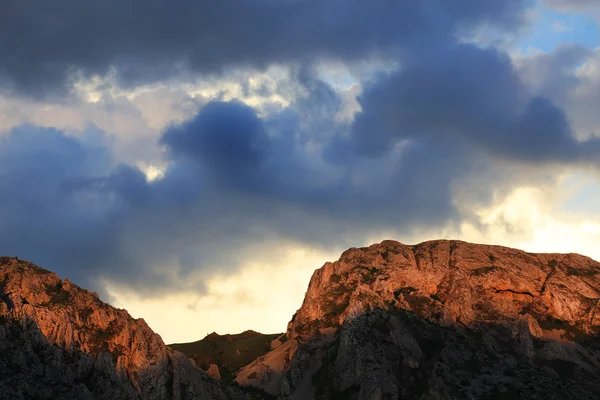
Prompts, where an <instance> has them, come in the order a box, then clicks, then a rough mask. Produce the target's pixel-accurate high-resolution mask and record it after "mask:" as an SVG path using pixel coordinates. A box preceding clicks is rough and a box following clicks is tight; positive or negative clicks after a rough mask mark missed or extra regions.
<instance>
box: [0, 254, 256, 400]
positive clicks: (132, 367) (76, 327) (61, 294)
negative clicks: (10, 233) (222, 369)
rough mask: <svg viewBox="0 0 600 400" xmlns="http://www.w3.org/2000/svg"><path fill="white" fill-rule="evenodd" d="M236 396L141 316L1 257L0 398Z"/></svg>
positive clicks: (221, 398) (223, 399)
mask: <svg viewBox="0 0 600 400" xmlns="http://www.w3.org/2000/svg"><path fill="white" fill-rule="evenodd" d="M29 398H48V399H138V398H140V399H149V400H150V399H181V400H183V399H207V400H208V399H219V400H228V399H242V398H245V396H244V395H243V394H242V393H241V392H240V391H239V390H237V389H234V388H232V387H229V386H226V385H224V384H222V383H220V382H217V381H215V380H214V379H212V378H210V377H209V376H208V375H207V374H206V373H205V372H204V371H202V370H200V369H198V368H196V367H195V366H194V365H193V362H192V361H191V360H189V359H188V358H187V357H186V356H185V355H183V354H181V353H179V352H174V351H172V350H171V349H170V348H168V347H167V346H165V344H164V343H163V341H162V339H161V338H160V336H159V335H157V334H156V333H154V332H153V331H152V330H151V329H150V328H149V327H148V325H147V324H146V322H145V321H144V320H143V319H134V318H132V317H131V316H130V315H129V314H128V313H127V311H125V310H119V309H115V308H113V307H111V306H110V305H108V304H106V303H103V302H102V301H100V300H99V298H98V296H97V295H96V294H95V293H92V292H90V291H87V290H84V289H81V288H79V287H77V286H76V285H74V284H73V283H71V282H70V281H69V280H68V279H65V280H60V278H59V277H58V276H57V275H55V274H53V273H51V272H49V271H46V270H44V269H42V268H39V267H37V266H35V265H33V264H31V263H28V262H25V261H19V260H17V259H15V258H12V257H0V399H29Z"/></svg>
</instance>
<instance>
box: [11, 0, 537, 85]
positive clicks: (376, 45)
mask: <svg viewBox="0 0 600 400" xmlns="http://www.w3.org/2000/svg"><path fill="white" fill-rule="evenodd" d="M528 5H529V1H526V0H502V1H493V2H479V1H472V0H451V1H448V0H444V1H442V0H431V1H427V2H390V1H387V0H375V1H371V2H369V3H368V4H367V3H365V2H363V1H360V0H351V1H347V0H345V1H342V0H326V1H320V0H289V1H275V0H261V1H252V2H248V1H244V0H225V1H219V2H216V3H215V2H203V1H194V0H185V1H183V2H180V3H179V4H178V5H177V7H173V6H172V5H171V4H168V3H167V2H164V1H161V0H152V1H150V2H148V1H142V0H132V1H127V2H125V3H124V2H120V1H118V0H107V1H103V2H100V3H98V2H86V3H82V2H80V1H76V0H61V2H60V5H57V4H52V5H50V4H48V3H46V2H35V3H32V2H10V3H6V4H4V5H3V6H2V8H1V9H0V37H3V38H18V40H17V39H13V40H7V41H4V42H3V44H2V45H1V46H0V87H4V88H8V89H11V90H16V91H18V92H19V93H23V94H27V95H30V96H39V95H45V96H48V95H50V96H62V95H64V94H65V92H67V91H68V90H69V88H70V87H71V86H72V84H73V83H74V82H76V81H77V80H79V79H80V78H82V77H83V78H87V77H92V76H94V75H99V76H105V75H106V74H108V73H113V74H115V75H116V76H117V77H118V80H119V82H120V84H121V85H130V86H135V85H138V84H141V83H145V82H153V81H164V80H166V79H168V78H170V77H175V78H178V79H183V78H186V77H190V76H193V75H196V74H197V73H203V74H207V73H209V74H210V73H220V72H222V71H224V70H226V69H227V68H235V67H252V68H265V67H268V66H269V65H272V64H276V63H303V62H309V61H311V60H315V59H321V58H331V59H341V60H345V61H351V60H359V59H362V58H365V57H369V56H373V55H383V56H389V55H390V54H389V52H397V51H399V50H402V51H404V52H407V51H408V52H410V51H411V50H414V49H420V48H423V47H429V46H432V45H434V44H437V43H442V42H445V41H447V40H448V39H449V38H451V37H452V35H453V33H455V32H456V31H457V30H458V29H463V30H464V29H467V28H469V27H473V26H477V25H479V24H490V25H497V26H502V27H504V28H514V27H516V26H518V25H519V24H520V23H521V11H522V10H523V8H524V7H526V6H528ZM309 27H310V28H309Z"/></svg>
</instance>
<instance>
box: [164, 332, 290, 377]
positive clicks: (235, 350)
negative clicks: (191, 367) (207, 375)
mask: <svg viewBox="0 0 600 400" xmlns="http://www.w3.org/2000/svg"><path fill="white" fill-rule="evenodd" d="M279 336H281V334H280V333H278V334H262V333H258V332H254V331H245V332H243V333H240V334H237V335H219V334H217V333H211V334H210V335H208V336H206V337H205V338H204V339H202V340H198V341H197V342H192V343H176V344H171V345H169V347H171V348H172V349H173V350H177V351H180V352H182V353H183V354H185V355H187V356H188V357H190V358H191V359H193V360H194V362H195V363H196V366H198V367H200V368H202V369H204V370H208V367H209V366H210V364H216V365H217V366H218V367H219V372H220V374H221V379H222V380H223V381H224V382H231V381H232V380H233V378H234V374H235V371H237V370H238V369H239V368H241V367H243V366H244V365H247V364H249V363H251V362H252V361H254V360H256V359H257V358H258V357H261V356H263V355H264V354H266V353H267V352H268V351H269V350H270V349H271V342H272V341H273V340H275V339H277V338H278V337H279Z"/></svg>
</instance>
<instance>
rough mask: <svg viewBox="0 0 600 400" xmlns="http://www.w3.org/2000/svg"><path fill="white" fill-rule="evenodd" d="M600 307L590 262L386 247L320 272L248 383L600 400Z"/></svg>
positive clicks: (487, 249) (297, 393)
mask: <svg viewBox="0 0 600 400" xmlns="http://www.w3.org/2000/svg"><path fill="white" fill-rule="evenodd" d="M599 304H600V263H598V262H596V261H594V260H592V259H590V258H588V257H584V256H581V255H577V254H531V253H526V252H523V251H519V250H515V249H510V248H505V247H500V246H486V245H477V244H471V243H465V242H459V241H432V242H425V243H421V244H418V245H415V246H408V245H404V244H401V243H398V242H394V241H384V242H382V243H380V244H376V245H373V246H370V247H368V248H362V249H350V250H348V251H346V252H344V253H343V254H342V256H341V257H340V259H339V260H338V261H336V262H333V263H326V264H325V265H324V266H323V267H322V268H320V269H318V270H317V271H315V273H314V275H313V277H312V279H311V282H310V285H309V288H308V291H307V294H306V297H305V299H304V302H303V304H302V307H301V308H300V309H299V310H298V312H297V313H296V314H295V315H294V317H293V318H292V321H291V322H290V323H289V325H288V329H287V333H286V336H287V341H286V342H285V343H284V344H283V345H280V346H278V347H276V348H275V349H274V350H273V351H271V352H270V353H267V354H266V355H265V356H263V357H261V358H259V359H258V360H256V361H255V362H253V363H251V364H250V365H248V366H246V367H245V368H242V370H240V371H239V372H238V375H237V381H238V382H239V383H240V384H242V385H252V386H256V387H259V388H262V389H264V390H265V391H267V392H269V393H271V394H273V395H281V396H282V397H283V398H293V399H308V398H313V397H314V398H319V399H328V398H344V399H346V398H347V399H388V398H389V399H396V398H398V396H401V398H428V399H446V398H598V394H597V393H595V392H594V391H593V390H591V389H590V387H592V388H593V387H594V386H593V385H596V386H595V387H600V381H599V380H598V378H597V376H599V375H598V374H599V373H600V358H599V352H598V346H597V341H595V340H596V339H595V338H596V337H597V335H598V333H599V332H600V305H599ZM407 321H408V322H407ZM411 324H412V325H411ZM411 326H412V328H411ZM415 327H417V328H415ZM427 337H430V338H433V339H431V341H429V342H427V341H426V342H423V340H424V338H427ZM469 368H470V369H469ZM486 370H487V371H488V372H485V371H486ZM461 371H462V372H461ZM503 371H504V372H506V373H504V372H503ZM570 371H574V372H570ZM511 375H512V376H511ZM524 377H527V378H524ZM590 385H592V386H590ZM536 388H537V389H536ZM536 390H537V391H536ZM336 396H337V397H336ZM340 396H341V397H340ZM403 396H404V397H403ZM502 396H505V397H502ZM518 396H521V397H518ZM548 396H550V397H548Z"/></svg>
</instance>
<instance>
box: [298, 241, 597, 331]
mask: <svg viewBox="0 0 600 400" xmlns="http://www.w3.org/2000/svg"><path fill="white" fill-rule="evenodd" d="M599 298H600V263H598V262H596V261H594V260H592V259H590V258H588V257H584V256H581V255H578V254H532V253H527V252H524V251H520V250H515V249H510V248H506V247H500V246H486V245H478V244H472V243H466V242H461V241H446V240H440V241H431V242H425V243H421V244H418V245H415V246H407V245H403V244H401V243H399V242H394V241H384V242H382V243H379V244H376V245H373V246H370V247H367V248H362V249H357V248H352V249H349V250H347V251H345V252H344V253H343V254H342V256H341V257H340V259H339V260H338V261H336V262H333V263H326V264H325V265H324V266H323V267H322V268H320V269H318V270H317V271H315V273H314V275H313V277H312V279H311V282H310V285H309V288H308V291H307V294H306V297H305V300H304V303H303V304H302V307H301V308H300V310H299V311H298V313H297V314H296V316H295V318H294V319H293V321H292V322H291V323H290V326H289V327H288V332H287V333H288V337H298V336H299V337H300V338H301V339H303V338H304V335H305V334H306V333H308V334H309V335H311V334H312V333H313V331H314V329H315V327H316V326H318V328H319V331H321V332H326V331H327V330H328V329H330V328H333V329H335V328H337V327H339V326H340V325H341V324H342V323H343V322H344V321H346V320H348V319H352V318H354V317H356V316H358V315H363V314H365V313H366V312H368V311H372V310H375V309H378V308H381V309H389V308H394V309H404V310H408V311H412V312H414V313H415V314H417V315H419V316H420V317H424V318H427V319H430V320H434V321H437V322H439V323H440V324H442V325H445V326H447V325H452V324H458V325H462V326H470V327H473V326H476V325H477V324H479V323H485V322H490V321H496V322H497V321H500V320H507V321H513V320H520V319H526V320H527V321H528V323H529V324H530V325H531V328H532V332H534V333H535V334H536V335H540V336H542V337H553V338H555V337H558V338H560V339H561V340H567V341H569V340H571V341H572V340H574V339H576V336H578V335H589V334H593V333H596V332H598V329H600V308H599V303H598V300H599ZM558 321H560V322H558ZM559 327H560V328H562V329H558V328H559ZM557 335H559V336H557Z"/></svg>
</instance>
